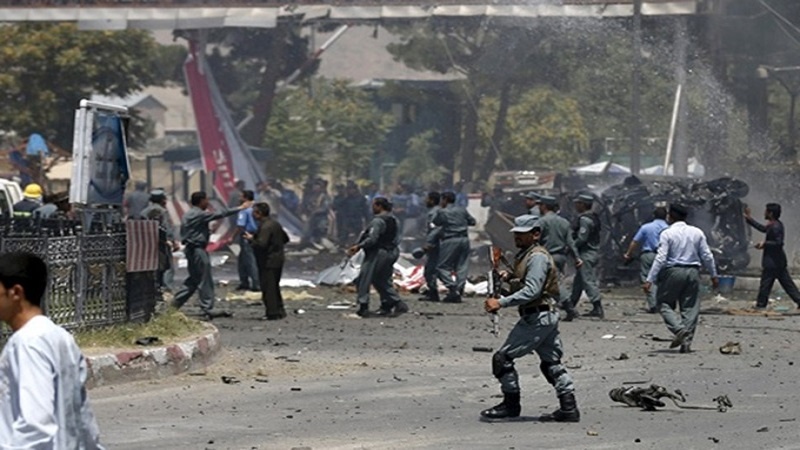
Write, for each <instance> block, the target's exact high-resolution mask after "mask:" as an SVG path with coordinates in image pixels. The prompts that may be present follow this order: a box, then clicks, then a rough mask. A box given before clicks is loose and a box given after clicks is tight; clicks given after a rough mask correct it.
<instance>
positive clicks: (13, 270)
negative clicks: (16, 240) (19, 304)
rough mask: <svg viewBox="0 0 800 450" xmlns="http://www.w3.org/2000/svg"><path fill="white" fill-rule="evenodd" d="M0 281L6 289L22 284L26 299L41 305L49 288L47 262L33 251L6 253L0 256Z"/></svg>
mask: <svg viewBox="0 0 800 450" xmlns="http://www.w3.org/2000/svg"><path fill="white" fill-rule="evenodd" d="M0 283H1V284H2V285H3V287H5V288H6V289H11V288H12V287H14V286H15V285H20V286H22V289H23V290H24V291H25V300H27V301H28V302H29V303H31V304H33V305H36V306H41V305H42V297H44V292H45V290H46V289H47V264H45V262H44V260H42V258H40V257H38V256H36V255H34V254H33V253H27V252H14V253H6V254H4V255H2V256H0Z"/></svg>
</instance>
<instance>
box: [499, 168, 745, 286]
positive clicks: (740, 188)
mask: <svg viewBox="0 0 800 450" xmlns="http://www.w3.org/2000/svg"><path fill="white" fill-rule="evenodd" d="M581 191H584V192H585V190H584V189H581V186H570V189H563V188H562V190H561V191H557V192H550V193H549V194H550V195H555V196H558V197H559V199H560V204H561V211H559V214H561V215H563V216H564V217H566V218H569V219H570V220H572V217H571V216H572V214H573V209H572V204H571V199H572V198H573V197H574V196H575V195H577V194H578V193H581ZM748 192H749V187H748V186H747V184H746V183H745V182H743V181H741V180H737V179H733V178H719V179H715V180H711V181H698V180H694V179H678V178H667V177H658V178H642V179H640V178H638V177H635V176H628V177H627V178H625V179H624V180H623V181H622V183H619V184H615V185H612V186H610V187H608V188H606V189H604V190H603V191H602V192H601V193H600V194H599V195H597V194H594V196H595V199H596V201H595V204H594V206H593V210H594V212H595V213H597V214H598V216H599V218H600V222H601V224H602V232H601V239H602V243H601V260H600V264H599V265H600V274H599V275H600V278H601V279H602V280H603V282H604V283H614V284H623V283H629V282H632V281H634V280H638V275H639V271H638V265H636V264H628V265H625V263H624V261H623V259H622V255H623V254H624V252H625V250H626V249H627V248H628V245H630V242H631V239H633V236H634V235H635V234H636V231H637V230H638V229H639V226H641V225H642V224H643V223H645V222H648V221H650V220H652V218H653V210H654V209H655V207H656V206H657V205H660V204H669V203H681V204H683V205H686V206H687V207H689V208H690V213H689V218H688V219H687V222H688V223H690V224H692V225H695V226H697V227H699V228H701V229H702V230H703V231H704V232H705V234H706V236H707V238H708V245H709V247H711V251H712V252H713V253H714V258H715V260H716V263H717V267H718V269H719V270H720V272H721V273H736V272H738V271H741V270H744V269H746V268H747V265H748V264H749V262H750V257H749V255H748V253H747V250H748V246H749V239H750V237H749V236H750V235H749V229H748V227H747V225H746V223H745V220H744V215H743V203H742V200H741V199H742V198H744V197H745V196H747V194H748ZM521 202H522V201H521V199H520V198H519V196H518V195H517V196H514V198H509V199H507V201H506V202H504V203H503V204H502V205H501V206H499V207H497V208H495V209H494V210H493V211H492V213H491V215H490V218H489V221H488V222H487V224H486V231H487V233H488V234H489V236H490V237H491V238H492V242H493V243H494V244H495V245H498V246H500V247H502V248H503V249H504V250H507V251H508V250H513V248H514V247H513V237H512V236H510V233H509V232H508V229H509V224H510V223H512V221H513V217H514V216H515V215H518V214H520V213H521V212H520V205H521Z"/></svg>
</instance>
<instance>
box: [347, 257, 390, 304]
mask: <svg viewBox="0 0 800 450" xmlns="http://www.w3.org/2000/svg"><path fill="white" fill-rule="evenodd" d="M399 254H400V253H399V251H398V250H397V249H394V250H391V251H390V250H385V249H379V250H378V251H370V252H369V253H365V254H364V262H362V263H361V271H360V272H359V273H358V279H356V287H357V295H358V303H359V304H360V305H368V304H369V287H370V285H372V286H375V290H376V291H378V295H380V298H381V309H386V310H388V309H391V308H393V307H394V306H395V305H397V304H398V303H399V302H400V296H399V295H398V294H397V290H395V288H394V284H393V283H392V274H393V273H394V267H393V266H394V263H395V261H397V258H398V256H399Z"/></svg>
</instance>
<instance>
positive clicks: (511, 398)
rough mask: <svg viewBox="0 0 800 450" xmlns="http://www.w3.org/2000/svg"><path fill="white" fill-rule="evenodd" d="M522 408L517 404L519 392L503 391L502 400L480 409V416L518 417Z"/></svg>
mask: <svg viewBox="0 0 800 450" xmlns="http://www.w3.org/2000/svg"><path fill="white" fill-rule="evenodd" d="M521 410H522V408H521V407H520V405H519V392H515V393H512V394H506V393H503V402H502V403H500V404H499V405H496V406H493V407H491V408H489V409H484V410H483V411H481V417H483V418H484V419H489V420H499V419H511V418H514V417H519V413H520V411H521Z"/></svg>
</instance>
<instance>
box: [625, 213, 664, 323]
mask: <svg viewBox="0 0 800 450" xmlns="http://www.w3.org/2000/svg"><path fill="white" fill-rule="evenodd" d="M653 217H654V219H653V220H652V221H650V222H647V223H646V224H644V225H642V226H641V227H640V228H639V231H637V232H636V235H635V236H634V237H633V240H632V241H631V245H629V246H628V251H627V252H625V255H623V258H625V262H626V263H629V262H631V261H633V255H634V254H635V253H636V250H641V253H640V254H639V279H640V281H641V282H642V283H644V282H645V281H647V274H648V273H650V268H651V267H653V261H654V260H655V259H656V251H658V238H659V236H661V232H662V231H664V229H665V228H667V227H668V226H669V225H668V224H667V221H666V219H667V208H665V207H663V206H659V207H657V208H656V209H655V211H653ZM645 295H646V297H647V298H646V300H647V312H648V313H650V314H655V313H657V312H658V308H657V307H656V288H655V287H654V288H653V289H651V290H650V292H649V293H648V294H645Z"/></svg>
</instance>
